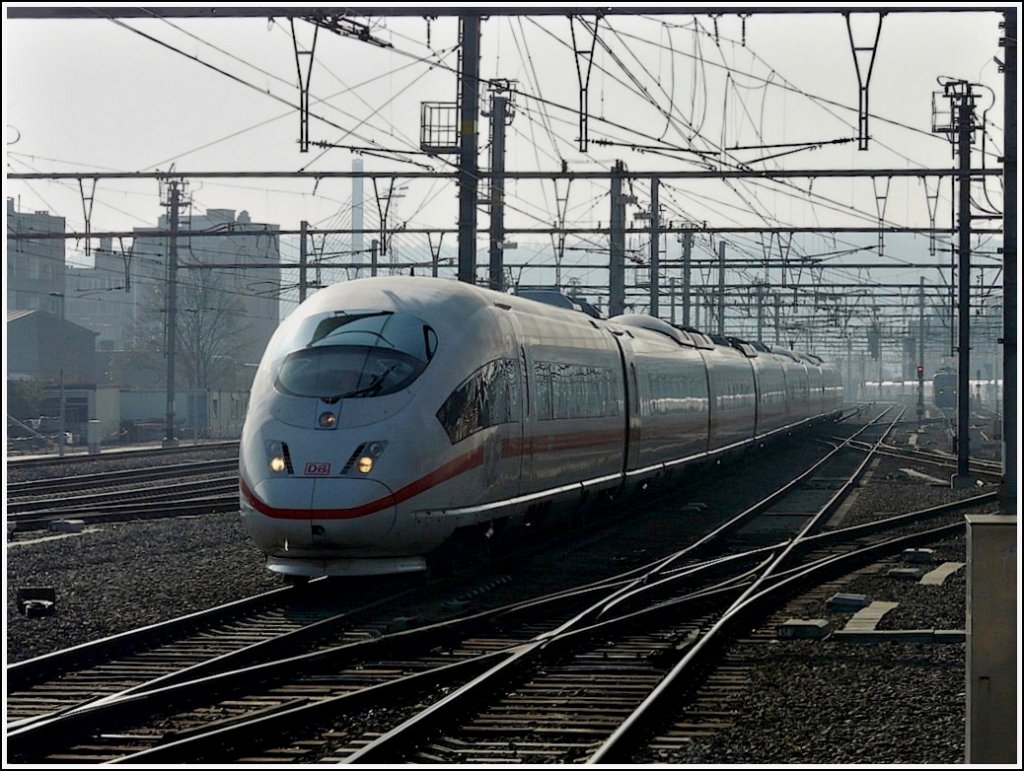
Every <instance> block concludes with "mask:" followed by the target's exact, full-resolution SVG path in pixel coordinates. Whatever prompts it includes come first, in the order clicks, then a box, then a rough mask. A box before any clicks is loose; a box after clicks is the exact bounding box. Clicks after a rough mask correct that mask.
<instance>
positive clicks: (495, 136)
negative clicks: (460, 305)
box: [488, 94, 508, 292]
mask: <svg viewBox="0 0 1024 771" xmlns="http://www.w3.org/2000/svg"><path fill="white" fill-rule="evenodd" d="M507 105H508V97H505V96H498V95H497V94H495V95H494V96H493V97H492V98H491V195H490V198H491V201H490V203H491V206H490V211H491V239H490V240H491V244H490V247H491V248H490V274H489V280H488V284H489V286H490V288H491V289H493V290H494V291H496V292H500V291H501V290H502V289H503V288H504V287H503V285H504V280H505V268H504V261H503V259H502V249H503V248H504V241H505V112H506V107H507Z"/></svg>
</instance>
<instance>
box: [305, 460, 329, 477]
mask: <svg viewBox="0 0 1024 771" xmlns="http://www.w3.org/2000/svg"><path fill="white" fill-rule="evenodd" d="M330 473H331V464H330V463H307V464H306V476H311V477H314V476H318V477H323V476H327V475H328V474H330Z"/></svg>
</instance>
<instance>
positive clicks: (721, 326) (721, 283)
mask: <svg viewBox="0 0 1024 771" xmlns="http://www.w3.org/2000/svg"><path fill="white" fill-rule="evenodd" d="M718 334H720V335H724V334H725V241H719V242H718Z"/></svg>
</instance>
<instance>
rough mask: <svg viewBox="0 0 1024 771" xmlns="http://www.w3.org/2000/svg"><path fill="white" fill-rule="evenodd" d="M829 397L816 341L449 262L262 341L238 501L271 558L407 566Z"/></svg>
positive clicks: (631, 483)
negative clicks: (731, 328) (715, 336)
mask: <svg viewBox="0 0 1024 771" xmlns="http://www.w3.org/2000/svg"><path fill="white" fill-rule="evenodd" d="M722 342H725V341H722ZM841 401H842V385H841V382H840V379H839V375H838V373H837V371H836V370H835V369H834V368H833V367H831V366H829V365H826V364H823V363H821V361H820V360H818V359H816V358H814V357H808V356H801V355H797V354H794V353H791V352H788V351H778V350H776V351H775V352H770V351H768V350H766V349H765V348H764V347H763V346H761V347H760V350H758V349H756V348H755V347H752V346H750V345H747V344H742V343H738V342H734V343H733V344H731V345H730V344H716V343H715V342H713V341H712V340H711V339H710V338H709V337H707V336H705V335H702V334H700V333H690V332H686V331H681V330H678V329H676V328H674V327H672V326H670V325H668V324H666V323H665V322H662V321H659V320H657V319H654V318H651V317H645V316H622V317H618V318H615V319H611V320H608V321H603V320H598V319H594V318H591V317H589V316H587V315H585V314H583V313H580V312H577V311H572V310H565V309H562V308H557V307H553V306H550V305H545V304H541V303H537V302H534V301H531V300H527V299H523V298H519V297H515V296H511V295H506V294H499V293H496V292H492V291H489V290H486V289H481V288H479V287H474V286H470V285H467V284H464V283H458V282H455V281H446V280H439V279H429V278H411V277H410V278H372V279H363V280H358V281H352V282H348V283H344V284H338V285H335V286H332V287H329V288H327V289H323V290H321V291H319V292H317V293H316V294H315V295H314V296H313V297H311V298H310V299H308V300H307V301H306V302H304V303H302V305H301V306H300V307H299V308H298V309H297V310H296V311H294V312H293V313H292V315H291V316H290V317H289V318H288V319H287V320H286V321H284V322H283V323H282V325H281V326H280V328H279V329H278V330H277V332H276V333H275V334H274V336H273V338H272V339H271V341H270V343H269V345H268V347H267V351H266V353H265V354H264V357H263V360H262V361H261V363H260V366H259V369H258V371H257V373H256V376H255V380H254V382H253V387H252V397H251V399H250V403H249V411H248V415H247V417H246V422H245V427H244V430H243V433H242V442H241V452H240V498H241V509H242V518H243V521H244V524H245V527H246V529H247V530H248V532H249V533H250V535H251V536H252V537H253V538H254V540H255V541H256V543H257V544H258V545H259V546H260V547H261V548H262V549H263V551H264V552H265V553H266V555H267V567H268V568H269V569H270V570H272V571H275V572H278V573H282V574H285V575H291V576H319V575H367V574H379V573H394V572H407V571H416V570H422V569H424V568H425V567H426V559H425V556H424V555H426V554H428V553H429V552H431V551H432V550H434V549H436V548H437V547H438V546H439V545H441V544H442V543H444V542H445V541H446V539H448V538H449V537H450V536H452V535H453V534H454V533H455V532H456V531H457V530H459V529H460V528H466V527H482V528H487V527H488V523H490V524H492V525H502V524H505V523H507V522H515V521H519V520H521V519H522V518H524V517H527V516H529V515H530V513H531V512H536V511H538V510H547V509H549V508H550V507H551V506H553V505H559V504H568V505H574V504H579V503H584V502H586V501H588V500H593V499H594V497H595V496H596V495H598V494H601V493H608V492H610V493H619V492H624V491H625V492H628V491H631V490H635V489H637V488H646V486H647V485H648V484H650V483H652V482H655V481H659V480H662V479H663V478H664V477H666V476H671V475H672V472H674V471H676V470H679V469H682V468H684V467H687V466H691V465H694V464H701V463H707V462H714V461H715V460H717V459H720V458H721V457H723V456H724V455H726V454H728V453H732V452H736V451H740V450H743V449H744V448H747V447H750V446H752V445H756V444H760V443H762V442H764V441H765V440H766V439H768V438H770V437H772V436H775V435H778V434H780V433H786V432H790V431H792V430H794V429H796V428H798V427H800V426H804V425H807V424H809V423H811V422H813V421H815V420H818V419H820V418H823V417H825V416H827V415H829V414H832V413H834V412H836V411H837V410H838V409H839V407H840V404H841Z"/></svg>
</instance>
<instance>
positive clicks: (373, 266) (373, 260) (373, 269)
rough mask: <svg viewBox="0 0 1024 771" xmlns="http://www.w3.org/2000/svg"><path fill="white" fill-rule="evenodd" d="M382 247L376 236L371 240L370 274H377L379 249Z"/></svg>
mask: <svg viewBox="0 0 1024 771" xmlns="http://www.w3.org/2000/svg"><path fill="white" fill-rule="evenodd" d="M379 248H380V241H378V240H377V239H376V238H374V239H372V240H371V241H370V275H371V276H376V275H377V250H378V249H379Z"/></svg>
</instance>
